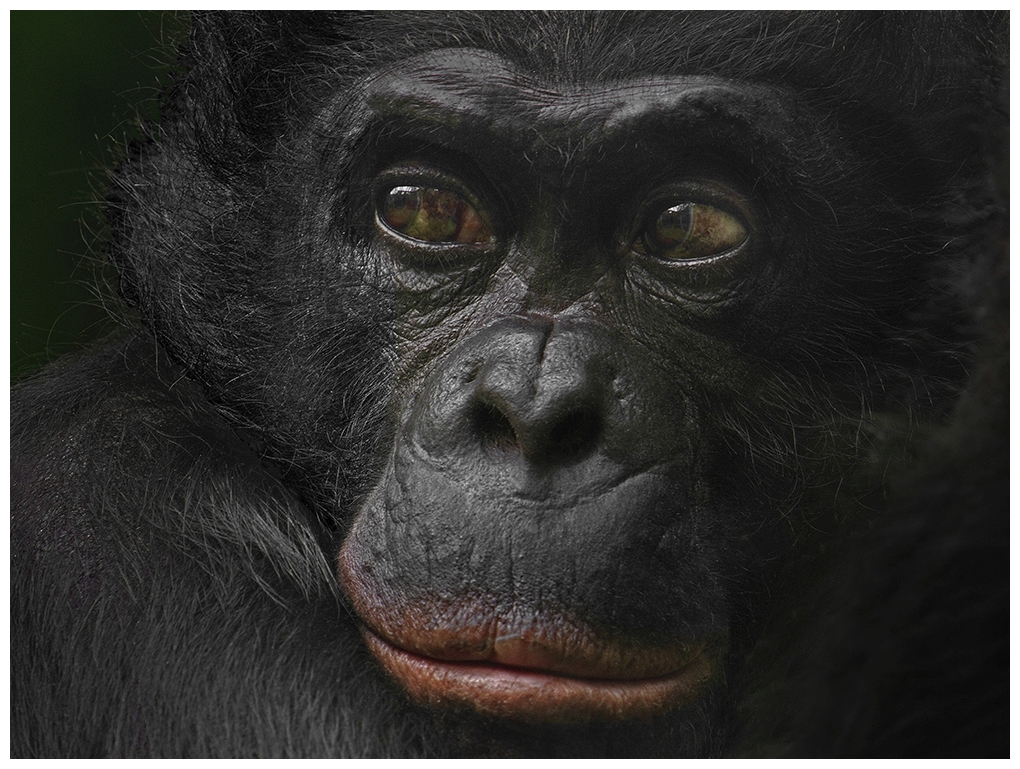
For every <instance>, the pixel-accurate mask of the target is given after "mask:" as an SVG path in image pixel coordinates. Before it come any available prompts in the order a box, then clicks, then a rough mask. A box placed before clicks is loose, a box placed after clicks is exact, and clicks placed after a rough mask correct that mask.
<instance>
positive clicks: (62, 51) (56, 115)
mask: <svg viewBox="0 0 1020 769" xmlns="http://www.w3.org/2000/svg"><path fill="white" fill-rule="evenodd" d="M185 26H186V21H185V20H183V19H178V18H175V17H173V16H165V15H164V14H161V13H158V12H152V11H149V12H137V11H123V12H120V11H105V12H50V11H16V12H12V13H11V14H10V40H11V58H10V62H11V70H10V71H11V101H10V105H11V118H10V126H11V177H10V178H11V181H10V184H11V208H10V217H11V219H10V221H11V251H10V253H11V376H12V378H13V377H17V376H20V375H24V374H25V373H27V372H29V371H32V370H33V369H35V368H36V367H38V366H39V365H41V364H42V363H45V362H46V361H47V360H50V359H52V358H54V357H56V356H57V355H59V354H61V353H64V352H67V351H68V350H70V349H73V348H75V347H77V346H80V345H81V344H83V343H84V342H86V341H88V340H90V339H93V338H96V337H98V336H100V335H102V334H103V333H105V332H106V331H108V330H109V329H110V328H112V324H111V322H110V321H108V320H106V318H107V311H106V310H105V309H104V308H103V300H102V299H101V298H100V293H99V292H98V290H97V288H96V286H97V283H99V284H102V283H103V282H109V283H111V285H113V284H115V276H114V274H113V272H112V271H111V270H109V269H108V268H107V269H103V268H102V267H101V266H100V263H99V261H98V257H100V256H101V254H102V248H103V246H102V238H103V234H102V218H101V206H100V205H99V204H98V203H96V201H100V200H102V197H103V195H104V192H105V188H106V184H107V179H108V176H107V174H108V170H109V168H110V167H112V165H113V164H115V163H116V161H117V158H118V157H120V153H122V151H123V149H122V148H123V144H124V142H125V141H126V139H127V138H129V137H130V136H137V135H138V132H137V130H136V128H135V126H136V125H137V120H138V118H139V117H140V116H149V117H154V116H156V115H157V114H158V110H157V106H156V101H155V100H156V96H157V93H158V87H159V84H160V83H165V82H168V81H169V80H170V72H171V69H170V66H169V64H170V62H171V60H172V56H173V54H172V53H171V51H170V48H169V46H168V45H166V43H169V42H173V41H177V40H179V38H180V35H181V34H182V31H183V29H184V28H185Z"/></svg>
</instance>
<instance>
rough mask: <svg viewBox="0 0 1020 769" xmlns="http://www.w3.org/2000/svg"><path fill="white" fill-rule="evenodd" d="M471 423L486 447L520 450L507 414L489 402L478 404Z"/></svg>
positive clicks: (481, 442) (490, 448) (501, 449)
mask: <svg viewBox="0 0 1020 769" xmlns="http://www.w3.org/2000/svg"><path fill="white" fill-rule="evenodd" d="M471 424H472V427H473V429H474V433H475V436H476V437H477V438H478V442H479V443H480V444H481V445H482V447H483V448H484V449H488V450H490V451H496V452H500V453H512V452H518V451H520V443H519V442H518V440H517V433H515V432H514V428H513V425H511V424H510V420H509V419H507V417H506V414H504V413H503V412H502V411H500V410H499V409H498V408H496V407H495V406H493V405H491V404H488V403H479V404H477V405H476V406H475V407H474V409H472V412H471Z"/></svg>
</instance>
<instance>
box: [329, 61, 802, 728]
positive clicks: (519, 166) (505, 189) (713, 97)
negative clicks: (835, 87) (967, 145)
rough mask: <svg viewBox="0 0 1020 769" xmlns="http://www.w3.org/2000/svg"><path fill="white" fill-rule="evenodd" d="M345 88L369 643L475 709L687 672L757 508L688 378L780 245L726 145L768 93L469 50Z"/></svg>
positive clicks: (560, 705)
mask: <svg viewBox="0 0 1020 769" xmlns="http://www.w3.org/2000/svg"><path fill="white" fill-rule="evenodd" d="M363 94H364V95H363V105H364V106H363V109H364V110H365V112H366V113H367V117H366V119H365V121H364V126H365V127H364V130H363V132H362V133H361V135H360V136H358V137H357V139H356V141H358V142H363V143H365V144H367V145H370V146H372V147H373V156H372V158H371V160H370V161H368V162H367V164H366V168H367V172H366V175H367V176H368V177H369V181H367V182H366V184H365V185H364V187H365V188H366V189H370V190H371V193H370V195H371V198H372V203H373V211H374V213H373V224H374V227H375V230H376V234H375V235H374V237H373V240H374V246H373V248H374V250H375V251H376V252H377V255H378V258H379V259H380V260H381V261H382V262H383V263H384V264H386V265H388V266H387V268H386V269H388V270H389V271H390V275H391V279H392V280H393V282H394V286H395V291H396V297H397V304H398V307H399V312H398V315H397V318H396V321H395V329H396V337H397V338H398V339H399V340H400V343H399V345H398V359H397V370H396V375H395V376H396V379H397V381H398V382H400V383H402V384H403V386H402V387H401V390H400V399H399V400H398V401H397V402H396V404H395V409H396V411H397V413H398V414H399V416H398V419H399V427H398V428H397V432H396V437H395V441H394V446H393V449H392V453H391V454H390V456H389V459H388V463H387V466H386V469H385V471H384V473H383V477H382V480H381V481H380V482H379V483H378V485H376V487H375V489H374V490H373V491H372V492H371V493H370V494H369V495H368V497H367V499H366V500H365V502H364V503H363V504H362V505H361V508H360V510H359V512H358V514H357V518H356V520H355V522H354V525H353V528H352V530H351V533H350V534H349V536H348V537H347V539H346V541H345V544H344V547H343V550H342V552H341V555H340V577H341V581H342V583H343V585H344V588H345V591H346V592H347V594H348V596H349V597H350V599H351V601H352V603H353V605H354V607H355V609H356V611H357V613H358V615H359V617H360V618H361V620H362V622H363V623H364V625H365V630H364V631H363V632H364V636H365V639H366V642H367V643H368V645H369V648H370V649H371V651H372V652H373V654H374V655H375V656H376V658H377V659H378V660H379V661H380V662H381V663H382V665H383V666H384V668H385V669H386V670H387V671H388V672H389V673H390V674H391V675H392V676H393V677H394V678H395V679H396V680H397V681H398V682H400V683H401V684H402V685H403V686H404V687H405V688H406V690H407V691H408V693H409V694H410V695H411V696H412V697H413V698H415V699H417V700H419V701H421V702H424V703H428V704H440V705H446V706H466V707H469V708H473V709H476V710H478V711H480V712H482V713H487V714H491V715H497V716H502V717H509V718H516V719H522V720H529V721H550V722H559V721H587V720H592V719H597V720H604V719H620V718H633V717H639V716H647V715H650V714H654V713H657V712H663V711H666V710H671V709H675V708H677V707H680V706H682V705H685V704H687V703H689V702H691V701H693V700H695V699H697V698H698V697H699V695H700V694H701V693H702V691H703V690H704V688H705V686H706V684H707V683H708V682H710V681H711V679H713V678H716V677H718V676H719V675H720V671H721V664H722V659H723V655H724V652H725V649H726V647H727V643H728V640H727V639H728V635H729V631H728V627H729V622H730V619H731V617H730V611H731V607H730V597H729V596H728V595H727V593H726V589H725V586H724V583H725V581H726V577H725V574H726V568H728V567H729V568H732V565H733V564H734V562H735V561H739V558H740V555H739V554H740V552H741V550H742V549H743V546H744V544H745V543H746V542H748V541H750V540H751V539H753V538H755V537H757V538H759V539H763V538H767V536H766V537H763V536H762V533H763V530H764V531H765V532H766V533H768V530H769V528H770V527H769V526H768V524H766V525H765V526H761V525H759V524H758V523H756V524H754V530H752V529H750V528H747V523H746V521H747V518H748V513H749V512H750V511H751V510H758V509H760V508H761V507H762V501H761V500H755V499H740V498H732V497H730V496H729V494H728V491H727V489H725V488H717V487H716V486H715V485H714V483H713V480H714V479H715V478H716V477H717V476H722V477H725V476H726V474H727V467H728V464H729V463H731V462H732V461H733V460H732V455H731V454H730V453H729V451H728V450H727V449H726V447H725V446H724V445H723V442H722V440H721V438H722V436H721V435H720V432H719V431H718V430H717V429H715V428H714V427H713V426H712V424H711V422H710V421H709V420H708V419H706V417H705V415H704V413H703V407H704V404H705V396H706V394H707V393H711V392H713V391H714V392H716V393H724V394H728V391H729V390H730V389H731V387H735V386H742V387H747V386H749V385H750V386H751V387H752V388H753V386H754V381H755V378H756V377H757V376H759V374H758V372H756V369H755V366H754V364H753V363H751V362H750V361H748V360H747V359H746V358H745V357H743V356H742V355H741V351H740V349H739V343H740V335H741V328H742V326H743V327H746V326H747V325H753V324H754V322H755V320H754V315H753V314H754V311H755V304H760V303H762V302H763V296H762V295H761V294H760V292H761V289H762V288H763V287H764V286H767V285H768V281H769V280H770V279H771V276H770V274H769V273H770V271H774V270H776V269H777V267H778V265H777V263H776V261H775V257H776V254H775V253H774V252H773V250H772V244H771V242H770V239H771V237H772V236H774V234H775V233H774V232H772V231H771V227H770V226H769V225H770V224H771V222H770V221H769V220H768V219H767V218H766V217H764V215H763V213H762V210H761V204H760V202H759V201H758V200H757V198H756V197H755V196H754V195H752V194H751V190H752V189H753V185H754V183H755V181H756V180H757V177H756V176H755V171H754V169H753V168H752V167H751V166H750V165H749V164H748V159H747V158H742V157H741V156H740V153H741V151H743V150H744V149H746V148H748V147H757V148H762V147H765V148H768V147H770V146H772V145H776V144H778V143H779V134H780V133H781V132H782V131H783V130H785V129H786V128H787V127H788V123H789V121H790V119H791V116H790V114H789V112H788V109H787V106H786V103H785V100H784V98H783V95H782V94H781V93H777V92H770V91H769V90H768V89H763V88H752V87H749V86H746V85H741V84H739V83H734V82H730V81H727V80H724V79H718V78H705V77H675V78H665V77H663V78H644V79H635V80H631V81H624V82H620V83H614V84H611V85H605V86H588V87H578V88H572V89H562V88H556V87H553V86H551V85H548V84H544V83H542V82H541V81H538V80H536V79H535V78H533V77H531V76H529V75H527V74H525V73H523V72H521V71H519V70H517V69H514V68H513V67H512V66H510V65H509V64H508V63H506V62H504V61H502V60H500V59H499V58H498V57H496V56H494V55H492V54H488V53H484V52H481V51H476V50H448V51H438V52H435V53H431V54H426V55H424V56H420V57H417V58H415V59H412V60H411V61H408V62H405V63H403V64H400V65H398V66H397V67H395V68H393V69H391V70H389V71H387V72H384V73H383V74H380V75H378V76H375V77H372V78H371V79H369V80H368V81H367V83H366V84H365V86H364V90H363ZM794 258H796V256H794ZM720 380H723V382H724V383H722V384H721V383H720ZM735 474H736V473H731V476H732V475H735ZM755 530H757V531H755ZM720 565H723V568H722V570H721V571H720V568H719V567H720Z"/></svg>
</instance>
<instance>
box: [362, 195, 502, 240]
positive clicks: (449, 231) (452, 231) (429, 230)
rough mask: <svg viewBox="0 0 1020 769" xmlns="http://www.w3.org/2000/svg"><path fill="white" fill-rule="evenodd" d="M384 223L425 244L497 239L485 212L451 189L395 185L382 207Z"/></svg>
mask: <svg viewBox="0 0 1020 769" xmlns="http://www.w3.org/2000/svg"><path fill="white" fill-rule="evenodd" d="M378 219H379V221H380V223H381V224H382V225H383V226H385V227H386V228H387V229H389V230H391V231H392V232H394V233H396V234H398V235H401V236H403V237H405V238H409V239H411V240H418V241H421V242H423V243H433V244H445V243H450V244H454V243H467V244H476V245H485V244H487V243H490V242H491V241H492V239H493V235H492V229H491V228H490V227H489V225H488V223H487V222H486V220H485V218H484V217H483V216H482V214H481V213H480V212H479V211H478V209H477V208H475V206H474V205H472V204H471V203H470V202H468V201H467V200H466V199H465V198H464V197H463V196H461V195H458V194H457V193H455V192H451V191H450V190H444V189H438V188H434V187H420V186H417V185H410V184H408V185H400V186H397V187H393V188H392V189H390V190H389V192H387V193H386V194H385V195H384V196H383V197H382V200H381V201H380V203H379V206H378Z"/></svg>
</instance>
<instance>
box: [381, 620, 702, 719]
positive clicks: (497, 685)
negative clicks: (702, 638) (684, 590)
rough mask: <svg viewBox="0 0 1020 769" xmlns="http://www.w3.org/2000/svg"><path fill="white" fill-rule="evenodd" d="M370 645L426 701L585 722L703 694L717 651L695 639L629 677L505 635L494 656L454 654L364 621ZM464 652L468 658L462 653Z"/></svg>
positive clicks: (633, 714)
mask: <svg viewBox="0 0 1020 769" xmlns="http://www.w3.org/2000/svg"><path fill="white" fill-rule="evenodd" d="M361 632H362V635H363V636H364V638H365V642H366V644H367V645H368V648H369V650H370V651H371V652H372V654H373V655H374V656H375V658H376V659H377V660H378V661H379V663H380V664H381V665H382V666H383V668H384V669H385V670H386V671H387V672H388V673H389V674H390V675H391V676H392V677H393V678H394V679H396V681H397V682H398V683H400V684H401V685H402V686H403V687H404V689H405V690H406V691H407V693H408V695H409V696H410V697H411V698H412V699H413V700H415V701H416V702H418V703H421V704H424V705H429V706H440V707H447V708H456V707H461V708H470V709H473V710H476V711H478V712H480V713H483V714H486V715H490V716H496V717H499V718H511V719H517V720H522V721H530V722H542V723H578V722H586V721H610V720H621V719H628V718H644V717H648V716H653V715H656V714H658V713H662V712H665V711H667V710H672V709H674V708H678V707H681V706H683V705H686V704H687V703H689V702H692V701H694V700H696V699H697V698H698V697H699V696H700V695H701V692H702V690H703V689H704V686H705V684H706V683H707V682H708V680H709V679H710V678H711V677H712V674H713V672H714V668H715V667H716V662H717V655H716V654H714V653H711V652H710V651H709V650H708V647H707V645H699V646H694V647H689V648H688V650H687V651H686V652H685V653H684V654H683V655H682V656H680V657H678V658H675V659H673V660H672V661H671V663H670V665H669V666H668V668H667V669H665V670H664V671H663V672H660V671H654V672H655V673H656V674H655V675H639V676H633V677H629V676H628V675H627V674H625V673H624V672H623V671H622V670H620V669H613V667H612V666H600V665H578V664H576V663H574V664H570V663H556V662H555V661H553V660H551V659H550V656H549V654H548V650H545V649H542V648H540V647H537V646H534V645H531V644H529V643H528V642H526V641H524V640H521V639H511V640H510V641H506V642H503V643H502V645H501V647H500V648H499V649H497V650H495V651H491V652H490V653H489V655H488V657H489V658H488V659H471V658H469V657H470V655H467V654H460V655H458V654H457V653H451V654H450V655H448V656H450V657H452V658H449V659H442V658H438V657H437V656H434V655H435V654H436V652H435V651H432V650H430V653H429V655H426V654H423V653H419V652H416V651H409V650H408V649H405V648H402V647H400V646H397V645H395V644H393V643H391V642H389V641H388V640H386V639H384V638H383V637H382V636H380V635H377V634H376V633H374V632H373V631H372V630H369V629H368V628H366V627H364V626H363V627H362V631H361ZM458 656H460V657H461V658H457V657H458Z"/></svg>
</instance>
